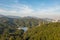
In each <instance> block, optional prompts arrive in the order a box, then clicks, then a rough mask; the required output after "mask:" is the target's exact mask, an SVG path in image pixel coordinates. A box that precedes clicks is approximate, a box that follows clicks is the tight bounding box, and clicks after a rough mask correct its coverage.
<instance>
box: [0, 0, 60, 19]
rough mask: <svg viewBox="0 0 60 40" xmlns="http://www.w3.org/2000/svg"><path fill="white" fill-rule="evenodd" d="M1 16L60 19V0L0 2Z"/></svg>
mask: <svg viewBox="0 0 60 40" xmlns="http://www.w3.org/2000/svg"><path fill="white" fill-rule="evenodd" d="M0 14H2V15H12V16H21V17H24V16H35V17H40V18H53V19H60V0H0Z"/></svg>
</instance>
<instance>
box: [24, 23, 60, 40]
mask: <svg viewBox="0 0 60 40" xmlns="http://www.w3.org/2000/svg"><path fill="white" fill-rule="evenodd" d="M24 40H60V23H49V24H44V25H41V26H39V27H35V28H32V29H29V30H28V31H27V32H26V33H24Z"/></svg>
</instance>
